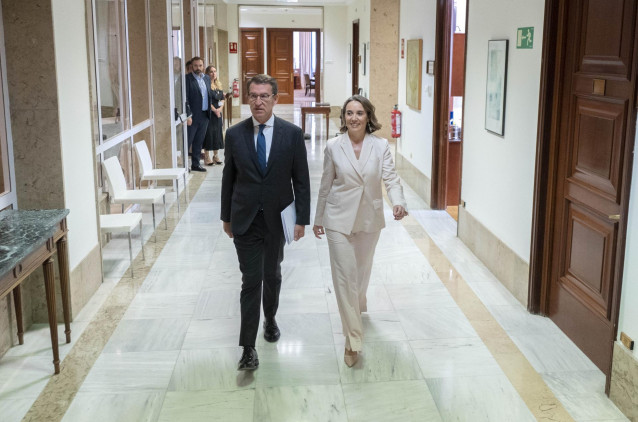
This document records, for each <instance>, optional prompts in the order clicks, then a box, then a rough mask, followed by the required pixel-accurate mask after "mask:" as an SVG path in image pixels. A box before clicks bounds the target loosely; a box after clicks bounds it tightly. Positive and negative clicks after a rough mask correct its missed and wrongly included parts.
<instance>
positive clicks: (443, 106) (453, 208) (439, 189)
mask: <svg viewBox="0 0 638 422" xmlns="http://www.w3.org/2000/svg"><path fill="white" fill-rule="evenodd" d="M466 16H467V3H466V0H445V1H443V2H439V3H438V6H437V18H436V22H437V23H436V26H437V37H436V58H437V59H436V63H435V72H434V74H435V81H434V85H435V88H434V134H433V144H432V148H433V151H432V194H431V201H430V202H431V203H430V207H431V208H432V209H441V210H446V211H447V212H448V213H449V214H450V215H451V216H452V218H454V219H455V220H457V221H458V209H459V204H460V202H461V163H462V156H463V103H464V102H463V99H464V96H465V57H466V34H465V33H466V26H467V18H466Z"/></svg>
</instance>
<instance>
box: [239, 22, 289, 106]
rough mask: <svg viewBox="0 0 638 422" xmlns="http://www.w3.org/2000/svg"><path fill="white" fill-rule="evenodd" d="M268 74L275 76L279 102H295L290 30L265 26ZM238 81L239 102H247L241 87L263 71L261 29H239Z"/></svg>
mask: <svg viewBox="0 0 638 422" xmlns="http://www.w3.org/2000/svg"><path fill="white" fill-rule="evenodd" d="M267 37H268V44H267V45H268V74H269V75H270V76H272V77H273V78H275V79H277V87H278V94H279V99H278V103H279V104H293V103H294V102H295V90H294V78H293V51H292V49H293V30H292V29H268V30H267ZM241 41H242V80H243V82H244V84H243V88H244V89H243V92H244V95H243V103H244V104H247V103H248V97H247V95H248V92H247V90H246V89H245V88H246V85H247V83H248V81H249V80H250V78H252V77H253V76H255V75H257V74H260V73H264V55H263V46H264V39H263V29H261V28H242V29H241Z"/></svg>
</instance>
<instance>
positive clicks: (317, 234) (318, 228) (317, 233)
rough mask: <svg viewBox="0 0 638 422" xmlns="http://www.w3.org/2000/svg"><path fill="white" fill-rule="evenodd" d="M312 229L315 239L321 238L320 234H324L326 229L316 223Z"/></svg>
mask: <svg viewBox="0 0 638 422" xmlns="http://www.w3.org/2000/svg"><path fill="white" fill-rule="evenodd" d="M312 231H313V233H314V234H315V237H316V238H317V239H321V236H320V235H322V234H326V231H325V230H324V229H323V226H317V225H316V224H315V225H314V226H312Z"/></svg>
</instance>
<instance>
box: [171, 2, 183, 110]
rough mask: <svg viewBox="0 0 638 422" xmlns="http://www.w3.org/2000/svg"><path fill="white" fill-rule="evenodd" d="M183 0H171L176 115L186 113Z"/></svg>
mask: <svg viewBox="0 0 638 422" xmlns="http://www.w3.org/2000/svg"><path fill="white" fill-rule="evenodd" d="M181 3H182V2H181V0H171V25H172V28H173V30H172V41H173V42H172V47H173V48H172V50H173V81H174V90H175V117H176V119H178V117H177V116H179V115H181V114H183V113H184V91H183V80H184V78H183V73H182V72H183V70H184V67H185V64H186V63H185V62H184V47H183V46H184V30H183V27H182V6H181Z"/></svg>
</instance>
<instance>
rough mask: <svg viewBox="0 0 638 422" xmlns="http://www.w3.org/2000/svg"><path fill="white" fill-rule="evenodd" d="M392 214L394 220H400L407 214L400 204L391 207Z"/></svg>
mask: <svg viewBox="0 0 638 422" xmlns="http://www.w3.org/2000/svg"><path fill="white" fill-rule="evenodd" d="M392 214H393V215H394V219H395V220H401V219H402V218H403V217H405V216H406V215H408V212H407V211H406V210H405V208H403V207H402V206H401V205H395V206H394V207H392Z"/></svg>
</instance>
